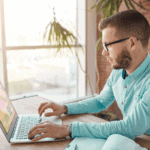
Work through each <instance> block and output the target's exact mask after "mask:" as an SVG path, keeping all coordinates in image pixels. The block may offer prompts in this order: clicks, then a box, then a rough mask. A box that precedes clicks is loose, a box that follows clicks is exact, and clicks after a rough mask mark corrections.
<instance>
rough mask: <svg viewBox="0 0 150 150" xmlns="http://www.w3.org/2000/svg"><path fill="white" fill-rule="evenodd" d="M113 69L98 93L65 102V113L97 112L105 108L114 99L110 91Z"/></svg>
mask: <svg viewBox="0 0 150 150" xmlns="http://www.w3.org/2000/svg"><path fill="white" fill-rule="evenodd" d="M113 76H114V71H112V72H111V74H110V76H109V78H108V80H107V82H106V84H105V86H104V88H103V90H102V91H101V93H100V95H98V96H96V97H92V98H89V99H86V100H82V101H80V102H75V103H70V104H65V106H66V110H67V112H66V113H67V114H83V113H97V112H100V111H103V110H106V109H107V108H108V107H109V106H110V105H111V104H112V103H113V102H114V100H115V98H114V95H113V91H112V82H113Z"/></svg>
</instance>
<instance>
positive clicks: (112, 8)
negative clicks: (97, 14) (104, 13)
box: [109, 1, 115, 16]
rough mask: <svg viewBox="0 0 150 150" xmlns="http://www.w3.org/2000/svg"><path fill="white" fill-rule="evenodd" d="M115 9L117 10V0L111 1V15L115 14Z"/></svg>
mask: <svg viewBox="0 0 150 150" xmlns="http://www.w3.org/2000/svg"><path fill="white" fill-rule="evenodd" d="M114 10H115V1H111V3H110V11H109V12H110V13H109V15H110V16H111V15H113V12H114Z"/></svg>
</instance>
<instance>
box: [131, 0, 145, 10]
mask: <svg viewBox="0 0 150 150" xmlns="http://www.w3.org/2000/svg"><path fill="white" fill-rule="evenodd" d="M132 2H133V3H135V4H136V5H137V6H139V7H140V8H142V9H145V10H147V9H146V8H144V7H143V5H142V4H138V3H137V2H135V1H134V0H132Z"/></svg>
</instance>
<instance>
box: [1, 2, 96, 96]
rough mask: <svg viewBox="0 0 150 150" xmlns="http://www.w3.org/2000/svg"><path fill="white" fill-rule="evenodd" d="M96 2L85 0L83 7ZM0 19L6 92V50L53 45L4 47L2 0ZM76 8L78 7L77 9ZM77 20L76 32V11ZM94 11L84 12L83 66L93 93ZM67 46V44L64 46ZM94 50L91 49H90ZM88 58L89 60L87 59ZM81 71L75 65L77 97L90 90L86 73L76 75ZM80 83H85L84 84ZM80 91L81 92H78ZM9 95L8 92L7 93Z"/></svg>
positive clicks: (3, 75)
mask: <svg viewBox="0 0 150 150" xmlns="http://www.w3.org/2000/svg"><path fill="white" fill-rule="evenodd" d="M76 3H77V8H78V6H79V5H80V0H76ZM95 3H96V0H93V1H92V2H90V1H88V0H85V9H86V10H89V9H90V8H91V6H92V5H93V4H95ZM0 10H1V12H0V13H1V14H0V21H1V35H0V36H1V37H2V38H1V39H2V47H1V48H0V51H1V52H2V60H1V62H0V63H2V64H3V65H2V68H1V69H0V71H1V72H2V73H1V77H0V78H1V81H2V84H3V85H4V87H5V89H6V91H7V93H8V92H9V90H8V77H7V74H8V71H7V65H6V64H7V58H6V51H9V50H25V49H28V50H29V49H49V50H50V49H51V48H54V45H51V46H49V45H47V46H46V45H45V46H36V45H35V46H7V47H6V37H5V21H4V0H1V1H0ZM77 10H78V9H77ZM76 13H77V16H76V17H77V21H76V25H77V26H76V27H77V33H78V28H79V26H80V23H81V22H78V19H81V18H79V16H80V15H79V12H78V11H77V12H76ZM96 31H97V30H96V13H95V11H94V10H92V11H91V12H90V13H89V12H87V11H86V13H85V51H86V53H85V66H84V68H85V69H86V71H87V73H88V75H89V77H90V80H91V84H92V88H93V91H94V93H95V92H96V70H95V43H96V35H97V34H96ZM89 41H90V42H89ZM66 47H67V46H66ZM71 47H77V48H78V47H80V46H79V44H78V43H77V44H76V45H71ZM91 49H93V50H94V53H93V51H92V50H91ZM88 60H90V61H88ZM79 73H81V70H79V66H78V67H77V76H78V77H77V93H78V94H77V98H78V97H83V96H85V95H91V92H90V87H89V85H88V83H87V81H86V75H85V74H82V79H80V76H79V75H78V74H79ZM82 84H85V85H84V86H83V85H82ZM80 91H82V92H80ZM8 95H9V93H8Z"/></svg>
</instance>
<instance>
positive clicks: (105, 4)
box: [101, 0, 111, 9]
mask: <svg viewBox="0 0 150 150" xmlns="http://www.w3.org/2000/svg"><path fill="white" fill-rule="evenodd" d="M110 4H111V0H106V1H105V3H104V4H103V5H102V7H101V9H103V8H108V7H109V5H110Z"/></svg>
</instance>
